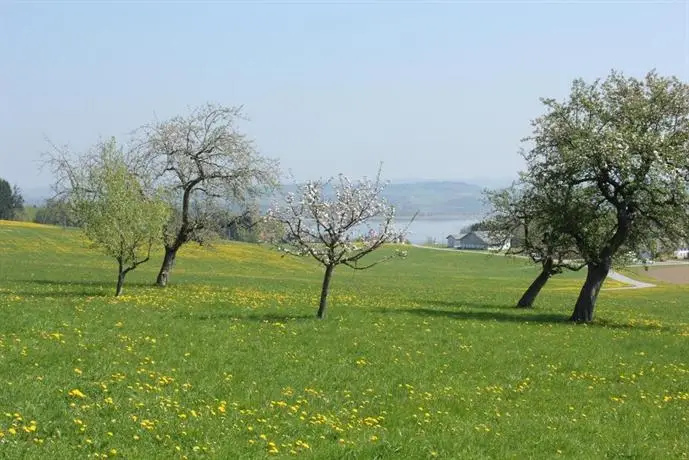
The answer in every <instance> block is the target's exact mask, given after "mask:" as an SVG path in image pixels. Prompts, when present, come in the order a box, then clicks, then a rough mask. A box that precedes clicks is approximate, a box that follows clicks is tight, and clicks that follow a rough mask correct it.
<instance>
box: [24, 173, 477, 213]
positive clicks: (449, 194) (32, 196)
mask: <svg viewBox="0 0 689 460" xmlns="http://www.w3.org/2000/svg"><path fill="white" fill-rule="evenodd" d="M295 187H296V186H295V185H284V186H283V187H282V191H283V193H287V192H290V191H294V190H295ZM483 189H484V187H482V186H479V185H475V184H468V183H466V182H458V181H457V182H454V181H439V182H434V181H419V182H407V183H391V184H389V185H388V186H387V187H386V188H385V192H384V193H383V194H384V196H385V198H387V199H388V200H389V201H390V202H391V203H392V204H394V205H395V206H396V207H397V215H398V216H399V217H404V216H411V215H413V214H414V213H415V212H417V211H418V212H419V217H424V218H457V219H473V218H477V217H480V216H481V215H482V214H483V213H484V212H485V210H486V208H485V205H484V203H483V201H482V195H481V192H482V191H483ZM22 194H23V196H24V200H25V203H26V204H27V205H37V206H40V205H42V204H44V202H45V200H46V199H47V198H49V197H50V196H52V192H51V190H50V188H49V187H35V188H30V189H26V190H23V191H22ZM278 197H279V194H277V193H276V194H274V195H273V196H270V197H265V198H263V199H262V200H261V201H260V203H259V206H260V208H261V210H262V211H265V210H267V209H268V208H269V207H270V204H271V203H272V201H273V200H274V199H275V198H278Z"/></svg>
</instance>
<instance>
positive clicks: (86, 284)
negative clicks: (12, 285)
mask: <svg viewBox="0 0 689 460" xmlns="http://www.w3.org/2000/svg"><path fill="white" fill-rule="evenodd" d="M13 281H14V282H16V283H28V284H35V285H38V286H54V289H50V290H44V289H36V290H17V291H13V293H14V294H16V295H18V296H22V297H39V298H51V297H52V298H57V297H113V296H114V295H115V285H116V283H115V281H113V282H112V283H103V282H102V281H87V280H74V281H72V280H70V281H64V280H61V281H55V280H42V279H29V280H13ZM150 286H152V285H151V284H150V283H137V282H133V283H127V282H125V284H124V288H125V290H126V289H127V287H150ZM125 294H126V292H125Z"/></svg>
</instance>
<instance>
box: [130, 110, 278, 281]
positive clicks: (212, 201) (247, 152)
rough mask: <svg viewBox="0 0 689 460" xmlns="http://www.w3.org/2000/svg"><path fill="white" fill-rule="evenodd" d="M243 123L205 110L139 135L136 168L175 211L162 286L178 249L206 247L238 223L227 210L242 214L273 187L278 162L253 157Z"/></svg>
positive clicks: (228, 113)
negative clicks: (162, 192) (193, 245)
mask: <svg viewBox="0 0 689 460" xmlns="http://www.w3.org/2000/svg"><path fill="white" fill-rule="evenodd" d="M242 119H243V115H242V111H241V108H239V107H226V106H222V105H215V104H206V105H203V106H199V107H196V108H193V109H191V111H190V113H189V114H188V115H187V116H176V117H173V118H171V119H168V120H164V121H155V122H153V123H150V124H147V125H144V126H142V127H141V128H140V129H139V130H138V131H137V139H138V140H137V148H136V153H137V158H138V168H139V170H142V171H146V174H147V175H151V176H152V177H153V178H154V182H155V183H156V184H157V185H159V186H161V187H163V188H165V189H166V190H167V191H168V196H170V200H171V201H170V205H171V207H172V208H173V213H172V215H171V218H170V220H169V221H168V222H167V223H166V225H165V228H164V236H165V240H164V244H165V258H164V260H163V264H162V266H161V269H160V272H159V274H158V278H157V283H158V285H160V286H165V285H166V284H167V282H168V278H169V273H170V271H171V270H172V267H173V265H174V262H175V258H176V254H177V251H178V250H179V248H180V247H181V246H182V245H184V244H186V243H188V242H191V241H194V242H198V243H201V244H203V243H204V242H207V241H208V240H209V239H210V238H212V237H214V236H215V235H217V233H218V232H219V231H221V230H222V228H223V227H224V226H227V225H229V224H230V223H231V221H232V219H234V218H236V213H234V214H232V213H229V212H228V209H229V208H231V207H234V208H235V209H237V208H239V209H242V208H244V209H246V207H247V206H250V205H251V204H252V199H253V198H255V197H256V196H258V195H260V194H261V193H263V192H264V191H266V190H267V189H270V188H272V187H274V186H275V185H276V184H277V176H278V169H277V162H275V161H273V160H270V159H267V158H264V157H263V156H261V155H260V154H259V153H258V152H257V150H256V148H255V146H254V143H253V142H252V141H251V140H250V139H248V138H247V136H246V135H245V134H243V133H242V132H241V131H240V129H239V127H238V123H239V121H241V120H242ZM239 214H240V215H241V214H243V213H242V211H239Z"/></svg>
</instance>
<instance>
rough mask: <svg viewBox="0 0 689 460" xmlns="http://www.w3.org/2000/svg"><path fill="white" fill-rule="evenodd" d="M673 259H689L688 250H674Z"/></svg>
mask: <svg viewBox="0 0 689 460" xmlns="http://www.w3.org/2000/svg"><path fill="white" fill-rule="evenodd" d="M673 255H674V256H675V259H689V248H679V249H675V252H674V254H673Z"/></svg>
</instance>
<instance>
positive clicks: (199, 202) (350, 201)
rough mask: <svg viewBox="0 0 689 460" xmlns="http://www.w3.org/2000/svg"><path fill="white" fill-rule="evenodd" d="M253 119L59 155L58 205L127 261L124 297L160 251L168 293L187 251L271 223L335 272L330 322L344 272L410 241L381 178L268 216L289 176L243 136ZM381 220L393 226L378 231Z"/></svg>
mask: <svg viewBox="0 0 689 460" xmlns="http://www.w3.org/2000/svg"><path fill="white" fill-rule="evenodd" d="M242 119H243V118H242V113H241V110H240V109H239V108H234V107H224V106H218V105H212V104H208V105H204V106H201V107H198V108H195V109H192V110H191V112H190V114H189V115H187V116H178V117H174V118H171V119H169V120H165V121H155V122H154V123H151V124H147V125H144V126H142V127H141V128H139V129H137V130H135V131H134V134H133V137H132V139H131V140H130V142H129V145H128V146H127V147H126V148H125V147H124V146H122V145H120V144H118V142H117V141H116V140H115V139H114V138H113V139H109V140H107V141H104V142H100V143H98V144H97V145H95V146H94V147H93V148H92V149H91V150H90V151H88V152H85V153H81V154H75V153H74V152H71V151H70V150H69V149H68V148H58V147H55V146H54V148H53V150H52V151H51V152H50V153H49V155H48V162H49V164H50V166H51V167H52V170H53V172H54V174H55V178H56V182H55V191H56V196H55V198H54V199H53V200H52V202H51V208H52V209H54V210H55V211H56V215H57V216H61V217H63V218H66V216H69V219H71V220H73V221H74V223H76V224H77V225H78V226H80V227H82V229H83V230H84V232H85V234H86V236H87V237H88V238H89V239H90V240H91V241H92V242H93V244H94V246H96V247H98V248H100V249H101V250H102V251H103V252H104V253H105V254H107V255H108V256H110V257H112V258H114V259H115V261H116V262H117V267H118V276H117V288H116V291H115V293H116V295H120V293H121V292H122V287H123V285H124V281H125V277H126V275H127V274H128V273H129V272H130V271H132V270H134V269H136V267H138V266H139V265H141V264H143V263H145V262H147V261H149V260H150V257H151V252H152V250H153V248H154V247H156V245H160V246H162V249H163V250H164V256H163V260H162V263H161V267H160V270H159V272H158V275H157V277H156V284H157V285H158V286H161V287H164V286H166V285H167V284H168V282H169V279H170V274H171V272H172V269H173V267H174V265H175V260H176V258H177V254H178V252H179V250H180V249H181V248H182V247H183V246H184V245H186V244H188V243H192V242H195V243H198V244H208V243H210V242H211V241H213V239H214V238H216V237H217V236H218V235H219V234H222V233H230V234H235V236H237V235H240V234H241V233H242V232H246V231H247V229H252V228H253V227H255V226H256V225H257V224H258V221H259V219H260V220H262V222H261V223H262V224H263V225H262V228H264V229H265V228H271V227H272V228H275V229H276V230H275V231H273V232H271V233H270V234H271V235H272V242H273V243H274V244H275V245H277V246H278V247H279V248H280V249H282V250H284V251H285V252H286V253H290V254H298V255H310V256H313V257H314V258H315V259H316V260H317V261H318V262H320V263H321V264H323V266H324V268H325V273H324V279H323V285H322V291H321V300H320V303H319V308H318V317H319V318H323V317H324V316H325V310H326V305H327V297H328V292H329V286H330V281H331V279H332V275H333V271H334V269H335V267H336V266H337V265H347V266H350V267H352V268H356V269H365V268H370V267H372V266H373V265H375V264H376V263H377V262H373V263H371V262H369V263H367V264H359V261H360V260H361V259H362V258H363V257H364V256H366V255H367V254H370V253H371V252H373V251H375V250H376V249H378V248H380V247H381V246H382V245H383V244H385V243H387V242H391V241H397V240H400V239H402V237H403V232H402V231H398V230H396V229H395V228H394V208H393V207H392V206H391V205H389V204H388V203H387V202H386V201H385V200H384V199H383V198H382V196H381V192H382V190H383V187H384V184H383V182H382V181H381V180H380V172H379V175H378V177H377V179H376V180H375V181H370V180H367V179H364V180H362V181H358V182H352V181H350V180H349V179H347V178H345V177H344V176H340V177H339V180H338V181H337V182H335V181H334V179H331V180H328V181H311V182H307V183H306V184H304V185H302V186H300V187H298V189H297V192H296V193H293V194H288V195H287V196H285V197H284V205H282V204H279V203H276V204H275V206H274V207H273V209H271V211H270V212H269V214H268V216H266V217H265V218H260V217H259V216H258V213H257V210H256V208H255V206H254V205H253V204H254V202H255V200H256V199H257V198H258V197H259V196H260V195H262V194H265V193H267V192H270V191H274V190H275V189H276V188H277V187H278V184H279V169H278V164H277V162H276V161H274V160H271V159H268V158H265V157H263V156H261V155H260V154H259V153H258V152H257V150H256V148H255V146H254V143H253V142H252V141H251V140H249V139H248V138H247V137H246V136H245V135H244V134H242V133H241V131H240V130H239V129H238V122H239V121H241V120H242ZM326 189H328V190H331V189H333V190H334V194H328V193H326ZM63 211H64V212H63ZM371 219H379V220H381V221H382V223H380V225H378V226H377V227H376V228H372V227H371V226H367V222H368V221H370V220H371ZM362 225H363V226H364V227H365V228H364V227H362ZM364 230H366V231H364ZM356 235H358V237H356V238H355V236H356Z"/></svg>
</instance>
